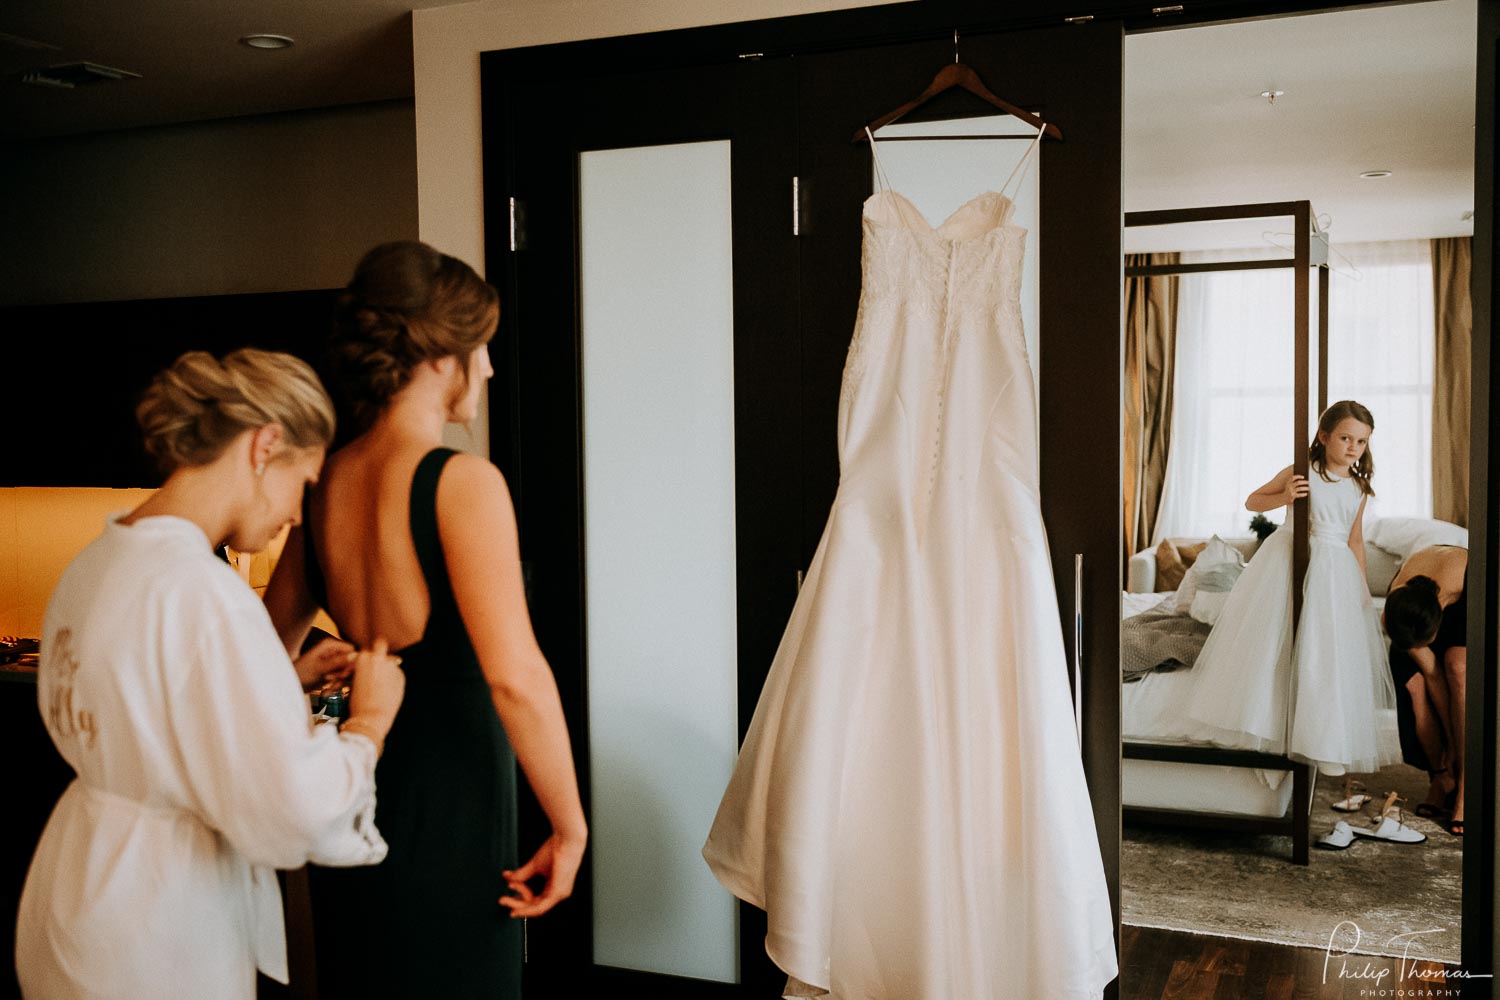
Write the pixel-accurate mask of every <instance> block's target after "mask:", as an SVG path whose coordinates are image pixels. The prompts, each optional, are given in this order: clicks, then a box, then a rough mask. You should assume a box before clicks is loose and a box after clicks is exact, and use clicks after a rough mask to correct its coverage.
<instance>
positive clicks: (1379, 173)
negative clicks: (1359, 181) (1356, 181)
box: [1359, 170, 1391, 181]
mask: <svg viewBox="0 0 1500 1000" xmlns="http://www.w3.org/2000/svg"><path fill="white" fill-rule="evenodd" d="M1359 176H1361V177H1363V178H1364V179H1365V180H1367V181H1378V180H1379V179H1380V178H1382V177H1389V176H1391V172H1390V171H1389V170H1366V171H1365V172H1364V173H1362V174H1360V175H1359Z"/></svg>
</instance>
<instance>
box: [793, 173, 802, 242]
mask: <svg viewBox="0 0 1500 1000" xmlns="http://www.w3.org/2000/svg"><path fill="white" fill-rule="evenodd" d="M792 235H793V236H801V235H802V178H800V177H793V178H792Z"/></svg>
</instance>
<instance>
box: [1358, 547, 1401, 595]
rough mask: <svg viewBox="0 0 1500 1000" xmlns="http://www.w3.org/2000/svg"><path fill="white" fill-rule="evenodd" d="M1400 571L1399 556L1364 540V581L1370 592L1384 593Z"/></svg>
mask: <svg viewBox="0 0 1500 1000" xmlns="http://www.w3.org/2000/svg"><path fill="white" fill-rule="evenodd" d="M1400 571H1401V559H1400V557H1399V556H1397V555H1396V554H1395V553H1392V552H1387V551H1386V550H1385V549H1382V548H1381V547H1380V546H1378V545H1376V544H1374V543H1373V542H1371V541H1369V540H1368V539H1366V540H1365V583H1367V584H1369V587H1370V593H1371V594H1373V595H1374V596H1376V597H1380V596H1382V595H1384V594H1385V593H1386V592H1387V591H1389V590H1390V589H1391V581H1392V580H1394V579H1395V578H1396V574H1397V573H1399V572H1400Z"/></svg>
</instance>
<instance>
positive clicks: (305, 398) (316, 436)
mask: <svg viewBox="0 0 1500 1000" xmlns="http://www.w3.org/2000/svg"><path fill="white" fill-rule="evenodd" d="M135 416H136V420H137V422H138V423H139V424H140V426H141V433H142V434H143V435H144V437H145V445H146V451H147V453H148V454H149V455H150V456H151V457H152V459H153V460H155V462H156V464H157V466H158V467H159V468H160V469H161V470H162V472H163V473H164V474H166V475H171V474H172V472H173V471H174V470H176V469H179V468H182V467H185V466H195V465H207V464H208V463H209V462H212V461H213V460H214V459H216V458H218V457H219V455H220V454H222V453H223V451H224V449H225V448H226V447H228V445H229V443H230V442H231V441H233V440H234V439H235V438H237V437H239V436H240V435H241V434H242V433H244V432H245V431H247V430H254V429H256V428H260V427H266V426H268V425H271V424H275V425H276V426H278V427H280V428H281V430H282V433H283V434H284V435H285V440H286V443H287V444H288V445H289V446H291V447H294V448H312V447H320V448H326V447H327V446H328V442H329V441H331V440H333V431H334V415H333V403H332V402H331V401H330V400H329V398H328V393H327V392H325V391H324V390H323V384H322V383H321V382H319V381H318V376H317V375H316V374H314V372H313V370H312V367H311V366H310V365H308V364H307V363H306V362H305V361H302V360H300V359H298V358H294V357H292V356H291V355H290V354H281V353H278V352H275V351H261V350H256V349H255V348H252V347H247V348H243V349H241V350H238V351H234V352H232V353H229V354H226V355H224V357H222V358H215V357H214V356H213V355H212V354H209V353H207V352H206V351H189V352H188V353H187V354H184V355H183V356H182V357H180V358H178V359H177V360H176V361H174V362H172V365H171V367H169V368H167V369H166V370H165V371H163V372H161V373H160V374H159V375H157V376H156V378H155V379H153V380H152V382H151V386H150V387H149V388H148V389H147V390H146V393H145V395H144V396H143V397H142V398H141V403H140V405H139V406H137V407H136V411H135Z"/></svg>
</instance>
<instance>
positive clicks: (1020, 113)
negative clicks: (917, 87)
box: [850, 29, 1062, 142]
mask: <svg viewBox="0 0 1500 1000" xmlns="http://www.w3.org/2000/svg"><path fill="white" fill-rule="evenodd" d="M954 87H959V88H961V89H963V90H967V91H968V92H969V93H971V94H973V95H974V96H975V97H978V98H979V99H980V100H982V101H984V102H985V103H987V104H992V105H994V106H995V107H997V108H999V109H1000V110H1001V111H1004V112H1005V113H1006V114H1008V115H1014V116H1015V117H1016V118H1019V119H1021V120H1022V121H1023V122H1026V123H1027V124H1028V125H1030V126H1031V127H1032V128H1037V129H1042V130H1043V131H1044V132H1045V133H1046V134H1047V135H1049V136H1051V137H1052V138H1054V139H1058V140H1061V139H1062V129H1060V128H1058V127H1057V126H1056V125H1053V124H1051V123H1045V124H1044V123H1043V122H1042V120H1041V119H1040V118H1038V117H1037V116H1036V115H1034V114H1032V113H1031V112H1029V111H1024V110H1022V109H1021V108H1018V107H1016V106H1015V105H1014V104H1011V103H1010V102H1009V101H1006V100H1003V99H1002V98H999V97H996V96H995V95H994V94H992V93H990V90H989V88H988V87H986V86H985V85H984V81H983V80H981V79H980V78H979V74H978V73H976V72H974V70H973V69H971V68H970V67H968V66H965V65H964V64H963V63H961V62H959V61H958V30H957V29H954V31H953V62H952V63H950V64H948V65H947V66H944V67H943V68H942V69H940V70H938V72H937V75H936V76H934V77H933V78H932V82H931V83H929V84H928V85H927V89H926V90H924V91H922V92H921V93H920V94H918V95H917V96H916V97H914V98H912V99H911V100H910V101H907V102H906V103H905V104H903V105H901V106H900V107H899V108H896V109H895V110H894V111H887V112H886V113H885V114H883V115H881V116H880V117H879V118H876V119H875V120H874V121H872V122H870V123H868V124H867V125H861V126H860V127H859V128H858V129H857V130H855V133H854V138H853V139H851V140H850V141H851V142H864V141H866V132H867V130H868V132H870V133H874V132H876V131H878V130H879V129H882V128H885V127H886V126H887V125H889V124H891V123H892V122H895V121H898V120H899V119H901V118H902V117H903V116H905V115H906V114H908V113H910V112H911V111H914V110H915V109H917V108H919V107H921V106H922V105H923V104H926V103H927V102H928V101H930V100H932V99H933V98H934V97H936V96H937V95H939V94H941V93H943V92H944V91H947V90H952V89H953V88H954ZM954 138H968V137H958V136H955V137H954Z"/></svg>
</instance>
